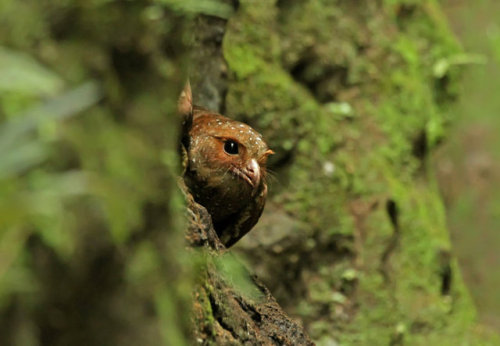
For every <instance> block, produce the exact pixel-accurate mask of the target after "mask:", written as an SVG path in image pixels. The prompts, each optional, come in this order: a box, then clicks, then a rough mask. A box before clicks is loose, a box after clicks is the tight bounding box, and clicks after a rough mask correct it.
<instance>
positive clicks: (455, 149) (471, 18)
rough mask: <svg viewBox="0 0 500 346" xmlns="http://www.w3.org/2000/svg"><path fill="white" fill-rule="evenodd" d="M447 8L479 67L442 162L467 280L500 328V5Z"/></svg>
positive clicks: (484, 0)
mask: <svg viewBox="0 0 500 346" xmlns="http://www.w3.org/2000/svg"><path fill="white" fill-rule="evenodd" d="M444 10H445V12H446V13H447V15H448V17H449V21H450V24H451V26H452V28H453V31H454V32H455V33H456V34H457V36H458V37H459V39H460V41H461V42H462V44H463V47H464V49H465V50H466V51H467V52H468V53H471V54H478V55H479V59H478V62H479V63H478V64H471V65H469V66H468V67H467V68H466V69H465V73H464V76H463V82H462V84H461V92H460V94H461V97H460V99H459V101H458V102H457V104H456V105H455V106H454V107H453V108H452V110H451V112H452V116H453V118H455V119H456V122H455V124H454V128H453V130H452V131H451V132H450V138H449V139H448V140H447V143H446V145H445V146H444V147H443V148H441V149H440V151H439V152H438V153H437V155H436V157H435V163H436V165H437V167H438V175H439V180H440V185H441V190H442V192H443V196H444V199H445V203H446V205H447V208H448V223H449V227H450V231H451V235H452V240H453V243H454V250H455V254H456V255H457V257H458V259H459V263H460V265H461V268H462V272H463V274H464V278H465V280H466V282H467V285H468V287H469V289H470V291H471V294H472V296H473V298H474V301H475V302H476V305H477V307H478V309H479V315H480V318H481V320H482V321H483V322H484V323H486V324H489V325H491V326H493V327H495V328H496V329H497V330H499V331H500V271H499V268H500V251H499V248H500V163H499V159H500V2H498V1H495V0H479V1H465V0H447V1H445V2H444ZM482 60H484V61H482Z"/></svg>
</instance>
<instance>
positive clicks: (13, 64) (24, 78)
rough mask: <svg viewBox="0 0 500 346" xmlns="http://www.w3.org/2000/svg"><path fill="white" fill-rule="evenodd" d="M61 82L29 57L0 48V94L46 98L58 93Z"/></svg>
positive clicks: (52, 73)
mask: <svg viewBox="0 0 500 346" xmlns="http://www.w3.org/2000/svg"><path fill="white" fill-rule="evenodd" d="M63 84H64V82H63V80H62V79H61V78H59V76H58V75H56V74H55V73H54V72H52V71H50V70H49V69H47V68H45V67H44V66H42V65H41V64H40V63H38V62H37V61H36V60H35V59H33V58H32V57H31V56H29V55H27V54H25V53H21V52H16V51H13V50H10V49H7V48H5V47H0V92H5V91H14V92H18V93H24V94H30V95H39V96H48V95H54V94H56V93H58V92H59V91H60V90H61V89H62V87H63Z"/></svg>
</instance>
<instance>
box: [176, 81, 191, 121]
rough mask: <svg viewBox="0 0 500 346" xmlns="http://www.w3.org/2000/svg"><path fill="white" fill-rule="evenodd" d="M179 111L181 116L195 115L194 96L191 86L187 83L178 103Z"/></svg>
mask: <svg viewBox="0 0 500 346" xmlns="http://www.w3.org/2000/svg"><path fill="white" fill-rule="evenodd" d="M177 111H178V112H179V114H180V115H183V116H189V115H191V114H192V113H193V94H192V93H191V84H190V83H189V80H188V81H187V82H186V85H185V86H184V89H183V90H182V92H181V95H180V96H179V100H178V101H177Z"/></svg>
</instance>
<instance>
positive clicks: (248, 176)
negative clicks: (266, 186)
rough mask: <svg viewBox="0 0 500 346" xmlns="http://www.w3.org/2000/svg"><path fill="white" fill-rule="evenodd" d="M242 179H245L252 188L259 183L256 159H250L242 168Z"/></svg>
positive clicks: (259, 176) (259, 177)
mask: <svg viewBox="0 0 500 346" xmlns="http://www.w3.org/2000/svg"><path fill="white" fill-rule="evenodd" d="M243 179H245V180H246V181H247V182H248V183H249V184H250V185H251V186H252V187H253V188H254V189H255V188H256V187H257V186H259V185H260V179H261V174H260V166H259V163H258V162H257V160H255V159H251V160H250V162H248V164H247V166H246V167H245V168H244V169H243Z"/></svg>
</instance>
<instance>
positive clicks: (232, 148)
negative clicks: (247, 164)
mask: <svg viewBox="0 0 500 346" xmlns="http://www.w3.org/2000/svg"><path fill="white" fill-rule="evenodd" d="M224 151H225V152H226V153H228V154H230V155H236V154H238V143H237V142H235V141H233V140H227V141H226V142H225V143H224Z"/></svg>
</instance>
